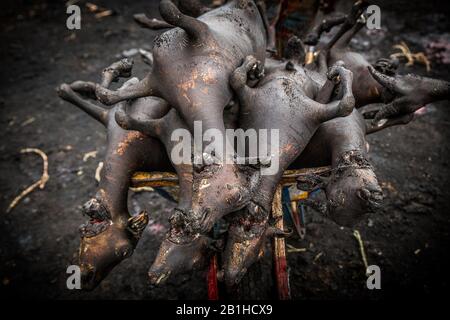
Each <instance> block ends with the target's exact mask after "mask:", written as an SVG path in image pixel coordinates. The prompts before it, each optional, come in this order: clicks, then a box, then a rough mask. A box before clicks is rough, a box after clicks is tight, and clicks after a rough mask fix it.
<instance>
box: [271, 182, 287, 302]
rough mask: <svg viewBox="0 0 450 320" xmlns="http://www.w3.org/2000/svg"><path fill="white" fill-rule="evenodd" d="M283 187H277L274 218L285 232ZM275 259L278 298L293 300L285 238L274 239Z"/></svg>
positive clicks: (278, 226) (274, 200) (273, 207)
mask: <svg viewBox="0 0 450 320" xmlns="http://www.w3.org/2000/svg"><path fill="white" fill-rule="evenodd" d="M282 188H283V187H282V185H279V186H278V187H277V190H276V192H275V195H274V197H273V202H272V217H273V218H274V219H275V221H276V224H275V226H276V227H277V228H279V229H280V230H284V223H283V207H282V203H281V191H282ZM273 259H274V268H275V278H276V279H275V280H276V284H277V291H278V298H279V299H280V300H289V299H291V290H290V287H289V273H288V268H287V259H286V247H285V241H284V238H281V237H274V238H273Z"/></svg>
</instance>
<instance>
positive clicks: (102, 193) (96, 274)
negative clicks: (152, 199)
mask: <svg viewBox="0 0 450 320" xmlns="http://www.w3.org/2000/svg"><path fill="white" fill-rule="evenodd" d="M129 69H131V63H129V62H128V61H125V60H122V61H119V62H117V63H115V64H113V65H111V66H110V67H108V68H106V69H105V71H104V72H103V81H102V84H103V85H104V86H106V87H107V86H109V84H110V83H111V82H112V81H114V80H116V78H117V77H119V76H128V75H129V71H130V70H129ZM125 71H126V72H125ZM126 85H127V84H125V85H124V86H125V87H126ZM72 88H74V89H75V90H80V91H84V93H87V92H88V91H86V90H88V88H86V87H84V88H81V87H80V86H79V83H74V84H72V85H67V84H63V85H61V86H60V87H59V88H58V94H59V96H60V97H61V98H62V99H64V100H66V101H68V102H70V103H72V104H74V105H76V106H77V107H79V108H80V109H82V110H83V111H85V112H86V113H88V114H89V115H91V116H92V117H93V118H95V119H96V120H98V121H100V122H101V123H102V124H103V125H104V126H105V127H106V128H107V149H106V155H105V159H104V164H105V166H104V168H103V170H102V172H101V180H100V185H99V190H98V192H97V195H96V196H95V198H93V199H91V200H89V201H88V202H86V204H85V205H84V206H83V211H84V214H85V215H86V216H88V217H89V218H90V220H89V221H88V222H87V223H86V224H85V225H83V226H81V228H80V231H81V236H82V237H81V245H80V250H79V257H78V260H79V261H78V264H79V266H80V268H81V274H82V278H81V280H82V289H86V290H92V289H94V288H95V287H96V286H97V285H98V284H99V283H100V282H101V280H102V279H104V278H105V277H106V275H107V274H108V273H109V272H110V271H111V270H112V269H113V268H114V267H115V266H116V265H117V264H118V263H120V262H121V261H122V260H123V259H125V258H127V257H129V256H130V255H131V254H132V252H133V250H134V248H135V247H136V245H137V242H138V240H139V238H140V236H141V234H142V231H143V230H144V228H145V226H146V225H147V222H148V216H147V213H146V212H141V213H140V214H138V215H136V216H130V214H129V212H128V208H127V194H128V188H129V186H130V179H131V176H132V175H133V173H134V172H135V171H137V170H157V171H166V170H171V166H170V164H169V160H168V158H167V156H166V153H165V150H164V148H163V146H162V144H161V143H160V142H159V141H158V140H156V139H154V138H149V137H147V136H145V135H144V134H142V133H140V132H137V131H125V130H123V129H122V128H121V127H120V126H119V125H117V123H116V121H115V118H114V114H115V111H116V110H117V109H118V108H119V106H118V105H117V106H114V107H113V108H112V109H110V110H107V109H104V108H101V107H99V106H97V105H95V104H94V103H92V102H90V101H88V100H86V99H84V98H83V97H82V96H80V95H79V94H78V93H76V92H75V91H74V90H73V89H72ZM130 109H131V110H130V112H131V114H133V115H135V116H139V117H145V118H147V117H150V118H151V117H156V118H157V117H161V116H162V115H164V114H165V113H167V112H168V106H167V103H166V102H164V101H162V100H161V99H157V98H142V99H139V100H136V101H134V102H133V104H132V106H131V107H130ZM148 150H152V152H148Z"/></svg>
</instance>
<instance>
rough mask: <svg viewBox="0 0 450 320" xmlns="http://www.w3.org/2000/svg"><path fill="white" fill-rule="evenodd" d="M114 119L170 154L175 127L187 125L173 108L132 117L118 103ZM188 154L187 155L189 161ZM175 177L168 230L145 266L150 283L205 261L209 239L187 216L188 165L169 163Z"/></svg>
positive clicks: (157, 282) (188, 210) (188, 193)
mask: <svg viewBox="0 0 450 320" xmlns="http://www.w3.org/2000/svg"><path fill="white" fill-rule="evenodd" d="M115 117H116V121H117V123H119V124H120V125H121V126H122V127H123V128H125V129H133V130H138V131H140V132H143V133H145V134H146V135H147V136H151V137H155V138H158V139H159V140H160V141H161V142H162V143H163V144H164V146H165V148H166V152H167V153H168V154H170V153H171V152H172V150H173V148H174V147H175V144H176V143H177V142H178V141H172V139H171V135H172V132H173V131H174V130H175V129H185V130H186V132H189V131H188V128H187V126H186V124H185V122H184V121H183V120H182V119H181V117H180V116H179V114H178V112H177V111H176V110H175V109H171V110H170V111H169V112H168V113H167V114H166V115H165V116H164V117H162V118H159V119H147V120H143V119H139V118H135V117H133V116H132V115H131V114H130V113H128V111H127V110H126V107H125V106H123V105H122V107H121V108H119V109H118V110H117V111H116V116H115ZM190 157H191V155H189V160H190ZM171 160H172V159H171ZM172 164H173V166H174V168H175V170H176V172H177V175H178V177H179V187H180V197H179V203H178V206H177V208H176V209H175V211H174V213H173V214H172V216H171V217H170V219H169V221H170V230H169V232H168V233H167V235H166V238H165V239H164V241H163V242H162V244H161V246H160V249H159V251H158V254H157V256H156V259H155V261H154V262H153V264H152V266H151V267H150V269H149V272H148V276H149V280H150V284H151V285H155V286H156V285H161V284H163V283H164V282H165V281H166V280H167V279H168V278H169V276H170V275H172V274H177V273H182V272H186V271H190V270H192V269H194V268H198V267H201V266H203V265H204V263H205V262H206V261H207V257H208V253H209V247H210V245H211V240H210V239H209V238H208V237H207V236H205V235H202V234H200V233H198V231H197V228H196V227H195V225H196V223H197V220H196V219H195V218H193V217H192V215H191V210H190V208H191V200H192V179H193V177H192V164H191V163H190V162H189V163H186V164H185V163H173V162H172Z"/></svg>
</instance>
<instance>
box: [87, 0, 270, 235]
mask: <svg viewBox="0 0 450 320" xmlns="http://www.w3.org/2000/svg"><path fill="white" fill-rule="evenodd" d="M160 13H161V16H162V17H163V18H164V20H165V21H166V22H168V23H170V24H172V25H174V26H176V27H177V28H174V29H171V30H168V31H167V32H165V33H163V34H162V35H160V36H159V37H158V38H157V39H156V40H155V44H154V50H153V58H154V65H153V70H152V72H151V73H150V74H148V75H147V76H146V78H145V79H143V80H142V81H141V82H139V83H138V84H136V85H135V86H132V87H130V88H128V89H127V90H118V91H111V90H108V89H106V88H104V87H102V86H99V85H97V86H96V95H97V97H98V98H99V100H100V101H102V102H103V103H105V104H112V103H116V102H118V101H121V100H125V99H131V98H137V97H141V96H148V95H155V96H159V97H162V98H164V99H165V100H166V101H168V103H169V104H170V105H171V106H173V107H174V108H175V109H176V110H177V111H178V112H179V114H180V116H181V117H182V119H183V120H184V121H185V122H186V124H187V125H188V127H189V129H190V130H191V131H192V130H193V128H194V121H201V124H202V129H203V132H206V131H207V130H209V129H214V130H218V131H219V132H221V133H222V136H223V137H224V138H225V137H226V135H225V126H224V119H223V110H224V107H225V106H226V105H227V104H228V103H229V101H230V100H231V98H232V95H233V93H232V91H231V89H230V86H229V82H228V80H229V76H230V74H231V73H232V72H233V71H234V69H235V68H236V67H237V66H239V65H240V64H241V63H242V61H243V59H244V58H245V57H246V56H247V55H254V56H256V57H257V58H258V59H260V60H261V61H264V57H265V49H266V31H265V28H264V23H263V20H262V18H261V15H260V13H259V10H258V8H257V6H256V4H255V3H254V1H252V0H235V1H230V2H229V3H227V4H225V5H223V6H221V7H219V8H217V9H214V10H211V11H209V12H207V13H205V14H203V15H201V16H200V17H198V18H193V17H190V16H187V15H184V14H182V13H181V12H180V11H179V10H178V8H177V7H176V6H175V5H174V4H173V3H172V2H171V1H168V0H162V1H161V2H160ZM224 142H225V141H224ZM223 145H224V146H225V145H226V142H225V143H224V144H223ZM201 148H202V147H201ZM202 149H203V148H202ZM220 151H222V152H221V154H222V155H223V157H219V166H218V167H214V168H210V166H207V167H203V168H202V169H204V170H202V172H201V173H199V175H198V176H195V177H194V189H195V190H200V188H201V186H200V184H201V183H204V182H205V181H206V184H208V182H207V181H208V179H209V178H208V177H210V175H209V174H208V172H209V171H210V170H215V173H214V177H213V179H214V183H212V184H214V185H216V186H217V187H218V188H217V189H216V190H214V191H211V192H210V193H209V194H208V195H205V196H204V197H203V194H201V195H199V193H197V192H196V193H195V195H196V196H195V197H194V201H193V204H192V210H193V215H194V216H197V217H199V219H202V220H205V223H203V224H202V227H201V230H199V231H201V232H206V231H208V230H209V229H210V228H211V227H212V224H213V222H214V221H215V220H217V219H218V218H219V217H220V216H222V215H225V214H227V213H229V212H232V211H234V210H237V209H239V206H232V205H229V206H226V207H222V208H220V210H214V211H211V212H205V211H204V210H203V209H202V203H208V202H210V201H214V199H215V198H216V194H217V193H224V194H225V193H227V194H228V196H227V198H228V199H230V200H233V199H240V198H248V196H247V195H246V194H248V193H249V190H248V189H247V188H243V187H241V186H242V185H243V182H244V177H243V174H242V172H241V171H240V170H239V169H238V168H237V167H236V165H235V164H234V163H233V161H232V155H229V154H227V153H224V152H223V151H224V150H220ZM201 153H202V152H201V151H200V156H201ZM206 156H207V157H209V156H210V155H208V154H206ZM216 169H219V170H216ZM215 181H217V182H218V181H221V182H225V183H222V184H221V185H220V186H219V185H218V184H217V183H216V182H215ZM225 185H228V186H229V188H225ZM210 190H212V189H210ZM230 203H232V202H230ZM205 214H206V216H205ZM208 216H209V217H208Z"/></svg>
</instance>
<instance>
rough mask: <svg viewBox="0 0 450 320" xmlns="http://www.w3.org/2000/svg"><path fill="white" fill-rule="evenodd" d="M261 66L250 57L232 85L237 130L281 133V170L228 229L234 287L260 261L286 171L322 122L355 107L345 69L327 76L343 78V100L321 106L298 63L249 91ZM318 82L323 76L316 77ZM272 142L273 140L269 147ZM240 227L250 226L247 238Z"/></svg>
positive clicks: (229, 278)
mask: <svg viewBox="0 0 450 320" xmlns="http://www.w3.org/2000/svg"><path fill="white" fill-rule="evenodd" d="M257 64H258V62H257V61H256V59H255V58H254V57H247V59H246V60H245V62H244V64H243V65H242V66H241V67H239V68H238V69H236V71H235V72H234V73H233V76H232V78H231V80H230V83H231V86H232V87H233V89H234V90H235V92H236V95H237V97H238V99H239V102H240V104H241V116H240V119H239V120H240V122H239V125H240V127H241V128H243V129H248V128H252V129H256V130H259V129H268V130H273V129H277V130H279V148H278V150H277V152H278V153H279V154H278V158H279V165H278V168H277V170H276V172H275V173H274V174H270V175H262V176H260V177H259V180H258V182H257V188H256V190H258V192H255V194H253V197H252V199H251V201H250V203H249V204H248V205H247V207H246V210H247V213H246V214H245V215H244V217H243V218H242V219H241V220H238V221H239V222H238V223H236V224H231V226H230V229H229V234H230V235H231V236H229V239H228V243H227V247H230V249H226V250H227V252H229V253H228V255H227V256H225V261H224V272H225V281H226V283H227V285H228V286H234V285H236V283H238V282H239V280H240V278H241V277H242V276H243V274H244V273H245V271H246V270H247V269H248V267H249V266H250V265H251V264H252V263H253V262H254V261H255V259H256V258H257V256H258V253H259V251H260V248H261V245H262V243H263V242H264V235H266V232H267V223H268V219H269V213H270V208H271V204H272V198H273V194H274V193H275V190H276V187H277V185H278V183H279V181H280V179H281V177H282V175H283V172H284V171H285V169H287V167H288V166H289V165H290V164H291V162H293V161H294V160H295V159H296V158H297V157H298V156H299V155H300V153H301V152H302V151H303V149H304V148H305V147H306V145H307V143H308V142H309V139H310V138H311V137H312V136H313V134H314V132H315V131H316V129H317V128H318V127H319V126H320V124H321V123H322V122H325V121H328V120H330V119H333V118H335V117H343V116H346V115H348V114H350V113H351V112H352V109H353V107H354V103H355V102H354V98H353V95H352V90H351V86H352V74H351V72H350V71H348V70H346V69H345V68H344V67H343V66H342V65H336V66H333V67H332V68H331V69H330V72H329V77H330V78H334V77H336V76H338V75H339V76H340V79H341V92H342V97H341V99H340V100H337V101H333V102H331V103H328V104H322V103H319V102H316V101H314V100H313V98H314V97H315V96H317V95H319V96H320V91H321V87H320V84H318V83H316V82H314V81H313V80H312V79H311V77H312V75H311V73H312V72H310V71H307V70H305V69H303V68H302V67H301V66H299V65H298V64H297V61H296V60H291V61H289V62H287V63H286V62H284V63H281V62H280V63H278V67H272V68H271V69H272V70H271V72H270V73H269V74H268V75H267V76H265V77H264V78H263V79H261V80H260V82H259V83H258V85H257V86H256V87H255V88H251V87H249V86H247V84H246V83H247V74H248V72H249V71H251V70H252V69H254V66H255V65H257ZM273 64H276V62H274V63H273ZM314 77H316V78H317V77H320V75H317V74H314ZM321 82H322V83H323V82H325V79H323V78H322V81H321ZM273 143H275V142H274V141H271V140H270V139H269V146H270V145H271V144H273ZM268 149H269V150H270V147H268ZM243 220H247V223H246V222H244V221H243ZM242 224H248V230H247V232H245V233H244V234H243V233H242ZM280 232H281V231H280ZM239 233H241V234H242V235H241V236H239ZM231 248H232V249H231ZM237 257H239V258H237Z"/></svg>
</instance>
